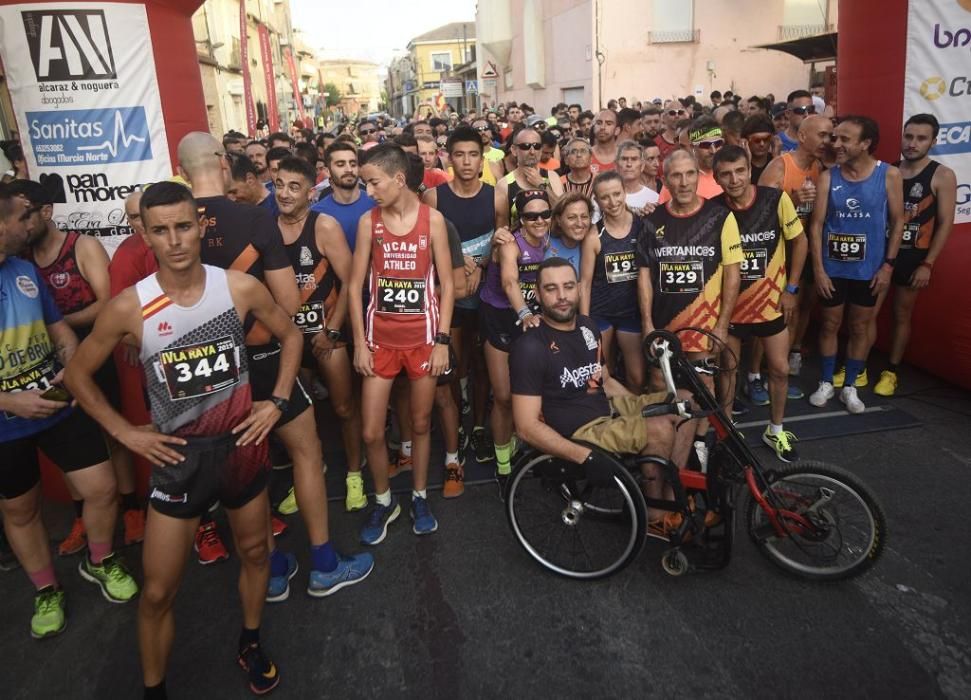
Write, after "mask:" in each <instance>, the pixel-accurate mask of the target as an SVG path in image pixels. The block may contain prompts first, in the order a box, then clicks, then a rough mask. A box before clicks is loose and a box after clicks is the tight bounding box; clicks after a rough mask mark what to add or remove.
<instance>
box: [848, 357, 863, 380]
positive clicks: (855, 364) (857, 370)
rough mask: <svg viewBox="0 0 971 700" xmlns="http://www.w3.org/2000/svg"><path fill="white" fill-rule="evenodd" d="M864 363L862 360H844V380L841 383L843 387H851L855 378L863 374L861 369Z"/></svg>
mask: <svg viewBox="0 0 971 700" xmlns="http://www.w3.org/2000/svg"><path fill="white" fill-rule="evenodd" d="M865 364H866V362H865V361H864V360H853V359H850V358H849V357H847V358H846V380H845V381H844V382H843V386H853V383H854V382H855V381H856V378H857V377H859V376H860V375H861V374H862V373H863V367H864V366H865Z"/></svg>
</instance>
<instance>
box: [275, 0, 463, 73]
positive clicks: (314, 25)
mask: <svg viewBox="0 0 971 700" xmlns="http://www.w3.org/2000/svg"><path fill="white" fill-rule="evenodd" d="M360 6H361V8H362V9H364V8H366V11H360V10H358V5H357V4H355V3H353V2H347V0H290V11H291V19H292V20H293V28H294V29H299V30H300V31H301V32H302V33H303V36H304V39H305V41H307V43H308V44H310V45H311V46H312V47H315V48H317V49H318V52H319V53H318V55H319V57H320V58H325V59H326V58H359V59H362V58H363V59H367V60H371V61H375V62H377V63H380V64H381V65H382V66H386V65H387V64H388V62H389V61H390V60H391V58H392V56H396V55H400V54H403V53H404V49H405V46H407V44H408V42H409V41H410V40H411V39H412V38H414V37H416V36H418V35H419V34H424V33H425V32H427V31H430V30H432V29H435V28H436V27H440V26H442V25H443V24H448V23H450V22H462V21H466V22H474V21H475V0H446V2H442V0H407V1H406V2H404V1H402V0H391V1H390V2H389V1H387V0H370V2H368V3H366V4H365V3H360ZM331 21H336V22H338V23H339V25H340V30H339V31H328V29H327V26H328V24H330V22H331Z"/></svg>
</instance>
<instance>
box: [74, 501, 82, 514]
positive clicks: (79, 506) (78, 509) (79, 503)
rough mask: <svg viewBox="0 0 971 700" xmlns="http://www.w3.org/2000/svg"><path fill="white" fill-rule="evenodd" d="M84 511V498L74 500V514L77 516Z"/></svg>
mask: <svg viewBox="0 0 971 700" xmlns="http://www.w3.org/2000/svg"><path fill="white" fill-rule="evenodd" d="M83 513H84V500H78V501H74V515H75V516H76V517H78V518H80V517H81V515H82V514H83Z"/></svg>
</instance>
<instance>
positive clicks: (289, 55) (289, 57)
mask: <svg viewBox="0 0 971 700" xmlns="http://www.w3.org/2000/svg"><path fill="white" fill-rule="evenodd" d="M283 58H284V60H285V61H286V62H287V70H288V71H289V72H290V82H291V83H292V84H293V98H294V100H296V102H297V110H298V111H299V113H300V121H302V122H303V123H304V124H306V123H307V113H306V112H305V111H304V108H303V98H302V96H301V95H300V81H298V80H297V67H296V65H295V64H294V61H293V52H292V51H291V50H290V47H289V46H286V47H284V49H283Z"/></svg>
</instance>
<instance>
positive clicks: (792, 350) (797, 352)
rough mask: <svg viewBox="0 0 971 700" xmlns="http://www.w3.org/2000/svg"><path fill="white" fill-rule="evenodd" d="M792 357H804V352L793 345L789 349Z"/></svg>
mask: <svg viewBox="0 0 971 700" xmlns="http://www.w3.org/2000/svg"><path fill="white" fill-rule="evenodd" d="M789 354H790V355H802V350H800V349H799V346H798V345H793V346H792V347H790V348H789Z"/></svg>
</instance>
